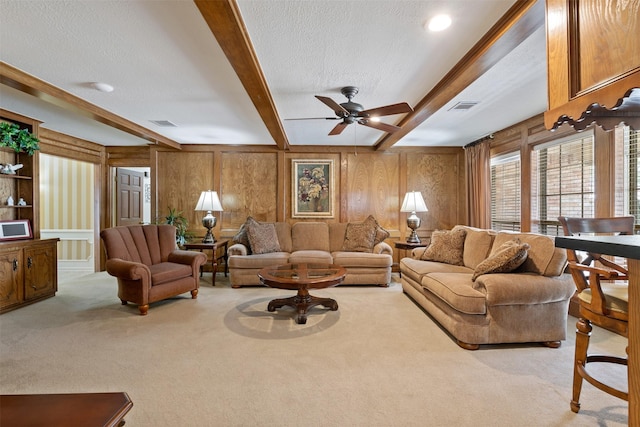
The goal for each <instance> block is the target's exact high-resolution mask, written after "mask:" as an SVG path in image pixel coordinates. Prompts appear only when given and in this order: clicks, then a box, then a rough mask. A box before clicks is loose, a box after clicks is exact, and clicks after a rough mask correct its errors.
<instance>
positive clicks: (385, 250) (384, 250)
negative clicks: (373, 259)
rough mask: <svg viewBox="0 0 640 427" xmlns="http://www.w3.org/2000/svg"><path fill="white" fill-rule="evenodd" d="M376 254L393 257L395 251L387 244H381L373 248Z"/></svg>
mask: <svg viewBox="0 0 640 427" xmlns="http://www.w3.org/2000/svg"><path fill="white" fill-rule="evenodd" d="M373 253H374V254H387V255H391V256H393V249H392V248H391V246H389V244H388V243H387V242H380V243H378V244H377V245H375V246H374V247H373Z"/></svg>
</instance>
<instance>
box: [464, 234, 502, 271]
mask: <svg viewBox="0 0 640 427" xmlns="http://www.w3.org/2000/svg"><path fill="white" fill-rule="evenodd" d="M459 228H463V229H464V230H465V231H466V232H467V233H466V236H465V238H464V252H463V254H462V260H463V262H464V265H465V266H466V267H469V268H476V267H477V265H478V264H480V263H481V262H482V261H484V260H485V259H487V257H488V256H489V254H490V253H491V247H492V246H493V240H494V239H495V237H496V234H498V233H497V232H495V231H493V230H484V229H480V228H475V227H469V226H466V225H456V226H455V227H453V229H454V230H456V229H459Z"/></svg>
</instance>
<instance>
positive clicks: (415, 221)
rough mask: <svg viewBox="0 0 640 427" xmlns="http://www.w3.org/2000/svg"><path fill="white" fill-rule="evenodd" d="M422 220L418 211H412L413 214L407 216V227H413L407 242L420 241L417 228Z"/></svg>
mask: <svg viewBox="0 0 640 427" xmlns="http://www.w3.org/2000/svg"><path fill="white" fill-rule="evenodd" d="M420 222H421V221H420V218H419V217H418V216H417V215H416V213H415V212H411V215H409V217H408V218H407V227H409V228H410V229H411V234H410V235H409V237H408V238H407V243H420V238H419V237H418V233H416V228H418V227H420Z"/></svg>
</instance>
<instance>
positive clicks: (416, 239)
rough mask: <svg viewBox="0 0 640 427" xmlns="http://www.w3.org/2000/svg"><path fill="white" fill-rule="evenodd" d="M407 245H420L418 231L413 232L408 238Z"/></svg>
mask: <svg viewBox="0 0 640 427" xmlns="http://www.w3.org/2000/svg"><path fill="white" fill-rule="evenodd" d="M407 243H420V238H419V237H418V233H416V230H411V234H410V235H409V237H407Z"/></svg>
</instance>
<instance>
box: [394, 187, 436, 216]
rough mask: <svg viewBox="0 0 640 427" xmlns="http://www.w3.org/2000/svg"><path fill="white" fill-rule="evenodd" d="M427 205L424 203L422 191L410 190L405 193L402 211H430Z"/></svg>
mask: <svg viewBox="0 0 640 427" xmlns="http://www.w3.org/2000/svg"><path fill="white" fill-rule="evenodd" d="M428 211H429V209H427V205H426V204H425V203H424V199H423V198H422V193H420V192H419V191H409V192H407V194H405V195H404V201H403V202H402V208H400V212H428Z"/></svg>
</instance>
